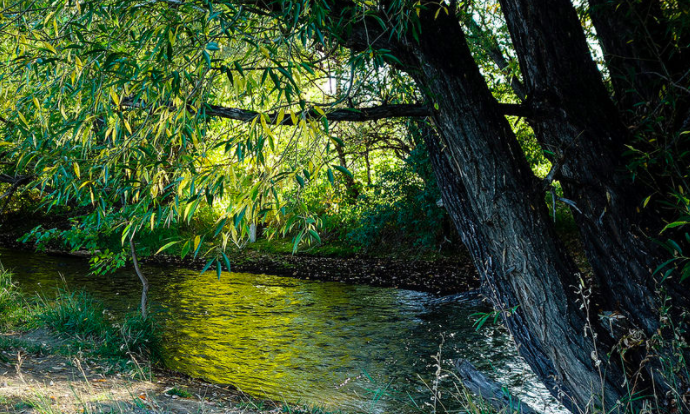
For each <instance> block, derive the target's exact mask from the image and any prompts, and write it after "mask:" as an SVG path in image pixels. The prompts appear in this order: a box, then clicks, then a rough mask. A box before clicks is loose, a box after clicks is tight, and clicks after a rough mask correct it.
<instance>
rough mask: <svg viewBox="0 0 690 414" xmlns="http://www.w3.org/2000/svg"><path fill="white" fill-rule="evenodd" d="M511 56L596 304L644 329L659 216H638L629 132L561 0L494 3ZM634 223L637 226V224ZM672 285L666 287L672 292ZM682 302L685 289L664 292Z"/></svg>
mask: <svg viewBox="0 0 690 414" xmlns="http://www.w3.org/2000/svg"><path fill="white" fill-rule="evenodd" d="M501 4H502V6H503V10H504V13H505V16H506V21H507V23H508V28H509V30H510V33H511V37H512V39H513V43H514V46H515V49H516V50H517V52H518V57H519V59H520V64H521V67H522V72H523V76H524V78H525V83H526V86H527V89H528V96H529V98H528V99H529V101H530V104H531V106H532V107H533V108H536V109H537V110H538V114H539V115H537V116H535V119H534V120H533V121H532V126H533V128H534V130H535V133H536V136H537V139H538V140H539V142H540V143H541V144H542V146H543V147H545V149H549V150H551V151H552V152H555V153H556V154H557V159H556V160H554V164H555V165H556V168H559V170H558V171H557V174H556V175H555V176H556V177H557V178H558V179H559V180H560V181H561V184H562V186H563V190H564V192H565V196H566V197H567V198H569V199H572V200H573V201H575V203H576V204H577V208H578V211H574V212H573V214H574V216H575V220H576V222H577V224H578V227H579V228H580V233H581V236H582V239H583V243H584V245H585V249H586V253H587V257H588V259H589V261H590V264H591V265H592V268H593V270H594V273H595V275H596V277H597V282H598V283H599V284H600V285H601V286H602V287H603V288H604V292H605V295H604V296H603V297H604V299H608V303H606V306H607V307H608V308H609V309H611V310H619V311H621V312H623V313H624V314H625V316H626V317H628V318H629V319H630V320H631V321H633V322H634V324H635V325H637V326H638V327H641V328H643V329H644V331H645V333H646V334H647V335H652V334H653V333H654V332H655V331H656V329H657V328H658V326H659V319H658V314H657V312H656V311H657V309H658V308H659V303H658V302H656V301H655V297H656V295H655V291H656V289H657V285H656V282H655V280H654V279H653V278H652V270H653V268H654V267H655V266H657V265H658V264H660V263H662V262H663V261H664V260H665V259H664V257H665V254H666V253H665V252H663V251H662V250H661V249H659V248H658V247H655V245H654V244H653V243H652V242H651V240H649V239H648V237H647V236H646V234H656V233H655V232H658V230H659V229H660V226H659V220H658V219H655V218H653V217H650V215H647V214H641V213H639V212H638V209H639V207H640V206H641V202H642V198H643V197H644V196H645V195H644V194H643V193H641V192H640V191H639V190H638V189H637V188H636V187H635V186H633V185H632V180H631V178H630V174H629V173H628V172H627V171H626V169H625V160H624V159H623V152H624V150H625V147H624V145H625V144H626V143H627V142H628V141H629V133H628V131H627V130H626V128H625V127H624V125H623V124H622V122H621V121H620V117H619V115H618V112H617V110H616V108H615V106H614V105H613V102H612V101H611V100H610V98H609V96H608V93H607V91H606V88H605V87H604V84H603V82H602V79H601V76H600V74H599V72H598V70H597V68H596V65H595V64H594V62H593V61H592V59H591V56H590V54H589V50H588V48H587V44H586V39H585V36H584V33H583V32H582V29H581V25H580V21H579V19H578V17H577V14H576V12H575V10H574V8H573V7H572V5H571V4H570V2H569V1H568V0H501ZM642 226H644V227H642ZM672 290H673V289H672ZM673 299H674V301H675V304H677V305H681V306H686V305H687V303H688V301H687V300H688V298H687V293H686V292H682V291H674V292H673Z"/></svg>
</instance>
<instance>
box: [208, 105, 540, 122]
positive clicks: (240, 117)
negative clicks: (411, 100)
mask: <svg viewBox="0 0 690 414" xmlns="http://www.w3.org/2000/svg"><path fill="white" fill-rule="evenodd" d="M499 107H500V109H501V111H502V112H503V114H505V115H514V116H521V117H528V118H529V117H531V116H532V115H533V113H532V110H531V109H530V108H528V107H527V106H524V105H519V104H499ZM205 113H206V115H207V116H215V117H218V118H226V119H234V120H236V121H243V122H251V121H253V120H254V118H256V117H257V116H259V113H258V112H256V111H250V110H245V109H239V108H229V107H223V106H218V105H208V106H207V107H206V109H205ZM267 115H268V121H269V123H270V124H277V123H278V118H279V116H278V113H276V112H273V113H271V114H267ZM431 115H433V109H431V108H429V107H428V106H426V105H415V104H397V105H381V106H374V107H370V108H343V109H336V110H334V111H331V112H326V119H328V120H329V121H343V122H366V121H377V120H380V119H387V118H423V117H427V116H431ZM303 116H305V117H306V119H320V118H321V117H322V115H321V114H320V113H319V112H317V111H315V110H313V109H312V110H311V111H307V112H304V113H303ZM298 122H299V120H298ZM280 125H294V122H293V121H292V118H291V117H290V116H285V117H284V118H283V119H282V120H281V122H280Z"/></svg>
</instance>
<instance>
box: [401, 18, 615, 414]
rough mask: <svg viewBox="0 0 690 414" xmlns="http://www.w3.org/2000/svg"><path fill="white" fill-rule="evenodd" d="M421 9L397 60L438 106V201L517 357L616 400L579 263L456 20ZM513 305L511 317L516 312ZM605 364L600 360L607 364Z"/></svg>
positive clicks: (578, 392)
mask: <svg viewBox="0 0 690 414" xmlns="http://www.w3.org/2000/svg"><path fill="white" fill-rule="evenodd" d="M433 12H434V11H433V10H429V11H424V12H422V14H421V16H420V19H421V36H420V42H419V43H415V42H410V43H409V44H408V49H407V50H408V51H409V53H410V54H409V55H406V56H404V57H403V58H404V59H405V60H406V61H408V63H409V64H416V66H417V67H419V68H420V70H419V71H416V72H412V75H413V77H414V78H415V79H416V81H417V82H418V84H419V85H420V87H421V88H422V89H423V90H426V91H428V93H429V95H430V96H431V97H432V98H433V99H434V101H435V102H436V103H437V105H438V111H437V113H436V114H435V116H434V121H435V123H436V126H437V128H438V130H439V131H440V133H441V141H440V142H439V141H438V140H435V139H429V138H427V142H426V143H427V146H428V149H429V152H430V156H431V160H432V163H433V166H434V170H435V173H436V177H437V179H438V182H439V186H440V188H441V192H442V195H443V201H444V204H445V205H446V206H447V208H448V212H449V214H450V215H451V217H452V218H453V220H454V222H455V224H456V226H457V227H458V230H459V232H460V234H461V235H462V238H463V241H464V242H465V244H466V245H467V247H468V248H469V250H470V253H471V255H472V258H473V260H474V263H475V265H476V267H477V268H478V269H479V272H480V274H481V277H482V280H483V282H484V286H485V291H486V294H487V296H488V297H489V298H490V299H491V300H492V302H493V304H494V306H495V307H496V309H498V310H501V311H502V313H503V316H504V320H505V322H506V325H507V326H508V328H509V329H510V331H511V333H512V334H513V336H514V338H515V340H516V342H517V343H518V347H519V350H520V353H521V354H522V355H523V356H524V357H525V359H526V360H527V362H528V363H529V364H530V366H531V367H532V368H533V369H534V371H535V372H536V374H537V375H538V376H539V378H540V379H541V380H542V381H543V382H544V383H545V384H546V385H547V387H548V388H549V389H550V390H551V392H552V393H554V395H561V396H562V395H565V396H566V397H565V400H564V403H565V404H566V405H568V406H569V407H571V408H575V407H580V408H584V407H585V406H586V405H587V404H588V403H589V402H591V399H592V398H595V399H597V398H599V397H602V398H604V401H602V403H603V404H604V405H605V406H607V407H611V406H612V405H613V404H615V401H616V400H617V399H618V398H619V397H620V396H621V388H620V384H621V383H622V377H621V373H620V371H619V370H617V369H616V368H615V367H614V366H607V367H606V370H604V365H602V366H600V367H599V369H597V368H596V367H595V362H594V360H593V359H597V358H599V357H597V355H601V354H598V352H601V353H603V352H605V350H607V349H608V348H603V347H602V348H597V346H599V345H601V344H597V341H596V340H594V341H593V340H592V338H591V337H585V335H584V334H583V332H584V329H585V326H586V325H587V323H588V321H587V319H586V315H585V314H584V313H583V311H582V310H581V308H580V304H579V303H578V302H577V299H578V298H577V297H576V295H575V292H574V289H575V286H578V285H579V283H580V282H579V280H578V269H577V267H576V266H575V264H574V263H573V261H572V260H571V259H570V257H569V256H568V255H567V254H566V253H565V252H564V250H563V248H562V246H561V244H560V243H559V242H558V238H557V237H556V235H555V232H554V229H553V227H552V224H551V222H550V220H549V217H548V212H547V210H546V207H545V203H544V193H543V189H542V186H541V184H540V183H539V181H538V180H537V179H536V178H535V177H534V176H533V174H532V172H531V170H530V168H529V165H528V164H527V162H526V160H525V158H524V155H523V153H522V151H521V150H520V146H519V144H518V142H517V139H516V138H515V136H514V134H513V132H512V130H511V128H510V125H509V124H508V122H507V121H506V119H505V117H504V116H503V114H502V113H501V112H500V111H499V107H498V104H497V102H496V101H495V99H494V98H493V97H492V95H491V93H490V91H489V90H488V87H487V86H486V84H485V82H484V80H483V78H482V76H481V74H480V73H479V70H478V68H477V66H476V65H475V64H474V61H473V59H472V56H471V54H470V51H469V49H468V47H467V44H466V43H465V41H464V35H463V33H462V30H461V28H460V25H459V23H458V21H457V20H456V19H455V18H454V17H452V16H446V15H445V14H444V13H441V14H439V16H438V17H437V18H434V16H433ZM512 310H514V313H513V312H512ZM604 364H605V363H604Z"/></svg>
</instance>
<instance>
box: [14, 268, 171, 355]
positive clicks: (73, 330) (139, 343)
mask: <svg viewBox="0 0 690 414" xmlns="http://www.w3.org/2000/svg"><path fill="white" fill-rule="evenodd" d="M39 327H45V328H48V329H50V330H52V331H54V332H56V333H58V334H59V335H60V336H61V337H63V339H65V340H67V341H68V342H69V343H70V346H69V348H70V349H78V350H79V351H80V352H87V353H89V354H91V355H92V356H94V357H101V358H106V359H111V360H115V361H114V362H116V363H117V362H118V361H119V362H126V361H129V360H131V359H132V358H134V359H136V360H139V361H148V362H157V361H159V360H160V340H159V335H158V331H157V329H156V323H155V320H154V318H152V317H150V316H149V317H148V318H147V319H143V318H142V317H141V314H140V313H131V314H127V315H125V316H123V317H120V318H116V317H114V316H113V315H112V314H111V313H110V312H108V311H107V310H106V309H105V308H104V307H103V305H102V304H101V303H100V302H98V301H97V300H95V299H94V298H93V297H92V296H91V295H89V294H88V293H85V292H69V291H67V290H63V289H60V290H58V292H57V295H56V297H55V298H47V297H45V296H36V297H30V296H27V295H25V294H24V293H23V292H21V290H20V289H19V288H18V287H17V286H16V284H15V283H13V281H12V274H11V273H10V272H7V271H5V270H4V269H0V332H9V331H13V330H22V331H27V330H31V329H35V328H39ZM20 345H21V344H20V343H19V342H18V341H17V340H15V339H13V338H11V337H0V350H4V349H10V348H17V347H19V346H20ZM29 352H31V351H29ZM118 365H121V364H118Z"/></svg>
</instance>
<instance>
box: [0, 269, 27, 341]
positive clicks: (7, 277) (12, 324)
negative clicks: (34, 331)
mask: <svg viewBox="0 0 690 414" xmlns="http://www.w3.org/2000/svg"><path fill="white" fill-rule="evenodd" d="M0 316H1V317H0V332H6V331H9V330H12V329H22V328H24V329H26V328H30V327H31V325H32V322H33V321H34V308H33V306H31V304H29V303H28V302H27V301H26V298H25V297H24V295H22V293H21V291H20V290H19V288H18V287H17V286H16V285H15V283H14V282H13V281H12V273H10V272H8V271H7V270H5V269H3V268H2V266H1V265H0Z"/></svg>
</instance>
